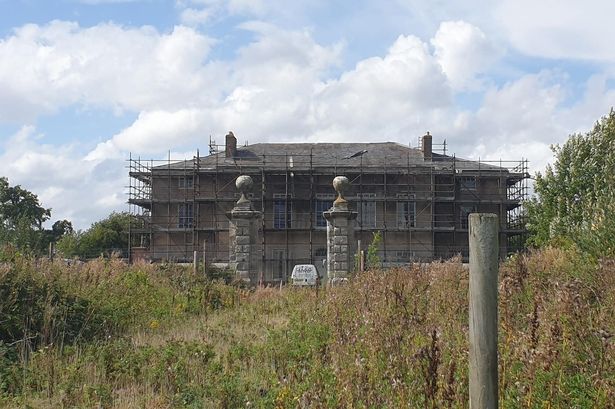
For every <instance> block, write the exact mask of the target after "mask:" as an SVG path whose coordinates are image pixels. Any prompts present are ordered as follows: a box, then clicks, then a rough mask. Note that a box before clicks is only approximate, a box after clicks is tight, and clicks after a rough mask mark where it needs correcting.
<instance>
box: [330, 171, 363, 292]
mask: <svg viewBox="0 0 615 409" xmlns="http://www.w3.org/2000/svg"><path fill="white" fill-rule="evenodd" d="M333 187H334V188H335V190H336V191H337V194H338V196H337V199H335V202H333V207H331V209H329V210H328V211H326V212H323V215H324V217H325V219H327V277H328V279H329V284H330V285H335V284H339V283H341V282H343V281H345V279H347V278H348V275H349V273H350V272H351V271H352V270H353V267H354V256H355V253H356V243H355V239H354V230H355V223H356V218H357V212H353V211H351V210H350V209H349V207H348V201H347V200H346V199H345V198H344V192H346V191H347V190H348V188H349V187H350V181H349V180H348V178H347V177H345V176H337V177H335V178H334V179H333Z"/></svg>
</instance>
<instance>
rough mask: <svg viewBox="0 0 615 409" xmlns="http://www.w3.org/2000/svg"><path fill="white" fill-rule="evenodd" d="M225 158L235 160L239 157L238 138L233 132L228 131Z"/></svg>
mask: <svg viewBox="0 0 615 409" xmlns="http://www.w3.org/2000/svg"><path fill="white" fill-rule="evenodd" d="M225 149H226V151H225V153H226V154H225V156H226V157H227V158H234V157H235V156H237V138H235V135H233V132H232V131H228V134H227V135H226V147H225Z"/></svg>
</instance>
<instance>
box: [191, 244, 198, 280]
mask: <svg viewBox="0 0 615 409" xmlns="http://www.w3.org/2000/svg"><path fill="white" fill-rule="evenodd" d="M198 265H199V253H197V251H196V250H194V254H193V257H192V270H193V273H194V274H196V272H197V267H198Z"/></svg>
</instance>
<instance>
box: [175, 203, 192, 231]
mask: <svg viewBox="0 0 615 409" xmlns="http://www.w3.org/2000/svg"><path fill="white" fill-rule="evenodd" d="M193 222H194V208H193V204H192V203H180V204H179V208H178V221H177V227H179V228H183V229H186V228H191V227H192V224H193Z"/></svg>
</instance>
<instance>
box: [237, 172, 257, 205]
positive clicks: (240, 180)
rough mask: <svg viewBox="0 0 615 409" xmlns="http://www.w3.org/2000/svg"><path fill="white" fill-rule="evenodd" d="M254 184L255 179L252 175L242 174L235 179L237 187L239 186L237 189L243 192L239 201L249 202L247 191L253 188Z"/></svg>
mask: <svg viewBox="0 0 615 409" xmlns="http://www.w3.org/2000/svg"><path fill="white" fill-rule="evenodd" d="M253 185H254V181H253V180H252V178H251V177H250V176H248V175H241V176H238V177H237V180H235V187H237V190H239V191H240V192H241V197H240V198H239V200H238V201H237V203H246V202H249V200H248V199H247V198H246V193H248V192H249V191H250V190H252V186H253Z"/></svg>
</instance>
